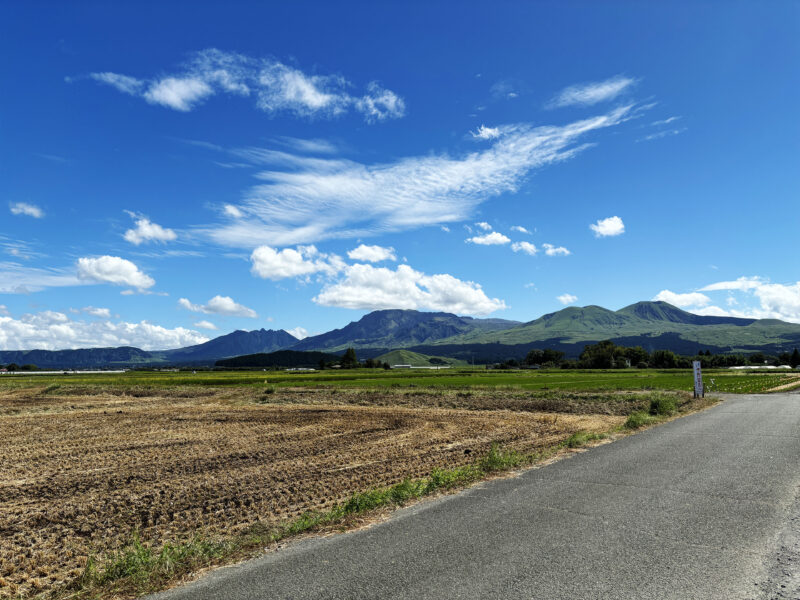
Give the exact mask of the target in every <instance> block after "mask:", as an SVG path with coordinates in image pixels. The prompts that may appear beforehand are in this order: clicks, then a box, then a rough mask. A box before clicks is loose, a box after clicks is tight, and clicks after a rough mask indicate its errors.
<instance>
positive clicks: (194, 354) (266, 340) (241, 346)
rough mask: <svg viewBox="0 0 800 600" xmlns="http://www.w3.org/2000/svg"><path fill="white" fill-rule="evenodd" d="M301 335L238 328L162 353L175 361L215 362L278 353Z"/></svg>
mask: <svg viewBox="0 0 800 600" xmlns="http://www.w3.org/2000/svg"><path fill="white" fill-rule="evenodd" d="M297 341H298V340H297V338H296V337H294V336H293V335H292V334H290V333H287V332H286V331H284V330H283V329H281V330H278V331H275V330H274V329H256V330H254V331H242V330H237V331H234V332H233V333H229V334H227V335H222V336H220V337H217V338H214V339H213V340H209V341H207V342H205V343H203V344H198V345H196V346H187V347H186V348H178V349H177V350H166V351H164V352H161V353H160V354H163V355H164V357H165V358H166V359H167V360H169V361H171V362H185V363H189V362H195V361H209V360H210V361H215V360H218V359H220V358H227V357H229V356H240V355H242V354H256V353H260V352H274V351H275V350H281V349H283V348H287V347H289V346H291V345H293V344H296V343H297Z"/></svg>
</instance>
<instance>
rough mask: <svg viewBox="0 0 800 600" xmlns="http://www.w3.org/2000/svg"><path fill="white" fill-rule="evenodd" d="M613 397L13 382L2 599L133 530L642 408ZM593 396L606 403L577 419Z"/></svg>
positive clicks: (535, 442) (177, 529)
mask: <svg viewBox="0 0 800 600" xmlns="http://www.w3.org/2000/svg"><path fill="white" fill-rule="evenodd" d="M603 398H605V400H604V399H603ZM609 398H610V396H609V394H605V395H604V396H601V397H597V398H594V399H591V398H586V399H584V402H580V401H579V399H578V397H577V396H575V397H570V396H569V395H568V394H567V395H564V397H563V398H562V401H561V402H560V403H559V402H558V401H557V400H556V399H552V398H551V399H550V400H547V399H545V398H543V397H538V398H537V397H536V396H533V395H530V394H520V393H517V394H510V393H509V394H505V395H503V394H502V393H498V392H488V391H487V392H479V393H478V392H476V393H467V394H465V393H460V394H457V393H450V392H447V393H444V392H438V393H433V392H431V393H426V392H421V391H414V392H395V393H392V392H381V393H380V394H365V393H361V392H358V391H354V392H331V391H330V390H328V391H316V392H315V391H313V390H308V389H303V390H294V391H293V390H280V391H279V392H277V393H275V392H273V393H265V392H264V391H262V390H258V389H254V388H235V389H231V388H225V389H209V388H201V389H198V388H196V387H194V388H161V389H157V388H151V389H130V388H127V389H120V388H116V389H115V388H112V387H105V388H104V387H100V386H97V387H87V388H74V389H69V388H62V389H58V388H57V386H53V387H51V388H45V387H44V386H38V387H28V388H17V389H12V388H0V431H2V438H3V452H2V455H0V540H2V545H1V546H0V597H16V596H21V597H26V596H32V595H35V594H38V593H42V592H49V591H53V590H57V589H59V588H61V587H63V586H64V585H65V584H66V583H68V582H69V581H71V580H74V579H75V578H77V577H79V576H80V574H81V573H82V569H83V567H84V566H85V565H86V562H87V557H89V556H90V555H94V556H99V557H102V556H103V555H104V554H106V553H108V552H109V551H111V550H113V549H115V548H118V547H120V545H122V544H124V543H125V542H127V541H128V540H129V539H130V536H131V533H132V532H133V531H136V530H138V531H139V533H140V536H141V538H142V539H143V540H147V541H148V542H152V543H154V544H156V545H158V544H160V543H163V542H164V541H168V540H182V539H187V538H188V537H190V536H191V535H193V534H196V533H199V534H201V535H203V536H208V537H210V538H214V537H215V536H230V535H234V534H236V533H237V532H241V531H243V530H245V529H247V528H248V527H251V526H252V525H253V524H255V523H265V524H270V523H277V522H282V521H285V520H287V519H291V518H293V517H296V516H298V515H300V514H301V513H303V512H304V511H308V510H310V509H314V510H320V509H327V508H329V507H331V506H332V505H333V504H334V503H336V502H340V501H342V500H344V499H346V498H347V497H348V496H349V495H350V494H352V493H353V492H357V491H362V490H365V489H368V488H371V487H374V486H380V485H389V484H395V483H397V482H399V481H402V480H403V479H404V478H407V477H421V476H425V475H427V474H429V473H430V472H431V469H433V468H434V467H454V466H459V465H464V464H467V463H469V462H470V461H472V460H473V459H474V458H475V456H477V455H480V454H481V453H484V452H486V451H487V450H488V448H489V446H490V444H492V443H493V442H499V443H501V444H503V445H504V446H506V447H510V448H515V449H518V450H521V451H526V452H529V451H532V450H535V449H538V448H546V447H550V446H552V445H554V444H557V443H558V442H560V441H562V440H564V439H565V438H566V437H567V436H569V435H570V434H572V433H574V432H576V431H579V430H584V431H589V432H602V431H607V430H609V429H611V428H613V427H615V426H617V425H619V424H620V423H621V422H622V421H623V420H624V416H621V414H623V413H625V412H629V411H630V409H631V408H630V406H628V405H630V404H633V405H638V404H639V401H638V400H636V396H629V397H628V400H626V401H625V402H622V403H619V402H616V401H613V400H609ZM631 398H633V399H634V400H633V401H631ZM622 405H625V406H627V408H625V409H624V410H623V409H621V408H619V406H622ZM587 406H590V407H591V409H592V410H593V411H596V412H597V413H605V414H578V413H582V412H584V413H585V412H587V408H586V407H587ZM509 408H510V410H509ZM543 408H549V409H550V411H549V412H541V411H542V409H543ZM559 409H560V411H561V412H554V411H556V410H559ZM579 409H580V410H579Z"/></svg>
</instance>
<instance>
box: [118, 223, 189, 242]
mask: <svg viewBox="0 0 800 600" xmlns="http://www.w3.org/2000/svg"><path fill="white" fill-rule="evenodd" d="M123 237H124V238H125V240H126V241H128V242H130V243H131V244H134V245H136V246H138V245H139V244H142V243H145V242H160V243H165V242H171V241H172V240H174V239H176V238H177V237H178V236H177V235H176V234H175V232H174V231H173V230H172V229H165V228H164V227H162V226H161V225H158V224H157V223H153V222H151V221H150V220H149V219H148V218H147V217H142V216H140V217H137V218H136V227H135V228H133V229H128V230H127V231H126V232H125V235H123Z"/></svg>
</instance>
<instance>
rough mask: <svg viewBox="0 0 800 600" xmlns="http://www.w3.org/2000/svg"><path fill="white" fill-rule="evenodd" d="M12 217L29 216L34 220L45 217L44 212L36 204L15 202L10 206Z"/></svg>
mask: <svg viewBox="0 0 800 600" xmlns="http://www.w3.org/2000/svg"><path fill="white" fill-rule="evenodd" d="M9 208H10V210H11V214H12V215H27V216H29V217H33V218H34V219H41V218H42V217H43V216H44V211H43V210H42V209H41V208H39V207H38V206H36V205H34V204H28V203H27V202H14V203H12V204H10V205H9Z"/></svg>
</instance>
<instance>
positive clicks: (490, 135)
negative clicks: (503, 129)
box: [470, 125, 500, 140]
mask: <svg viewBox="0 0 800 600" xmlns="http://www.w3.org/2000/svg"><path fill="white" fill-rule="evenodd" d="M470 133H472V137H474V138H475V139H478V140H493V139H495V138H499V137H500V128H499V127H486V125H481V126H480V127H478V129H477V131H472V132H470Z"/></svg>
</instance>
